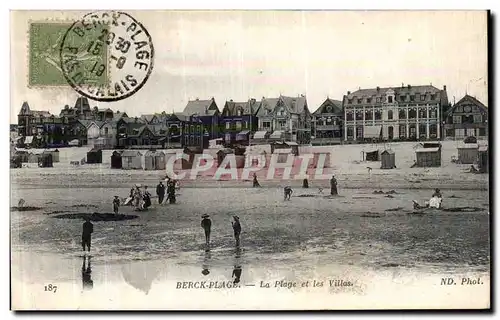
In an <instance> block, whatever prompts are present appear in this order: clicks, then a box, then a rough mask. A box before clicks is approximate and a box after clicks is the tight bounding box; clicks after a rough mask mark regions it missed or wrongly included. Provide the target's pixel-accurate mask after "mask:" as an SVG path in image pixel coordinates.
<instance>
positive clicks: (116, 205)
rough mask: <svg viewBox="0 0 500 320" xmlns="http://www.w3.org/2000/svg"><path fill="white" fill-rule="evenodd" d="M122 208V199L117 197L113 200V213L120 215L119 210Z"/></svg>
mask: <svg viewBox="0 0 500 320" xmlns="http://www.w3.org/2000/svg"><path fill="white" fill-rule="evenodd" d="M119 207H120V197H118V196H115V198H114V199H113V212H114V213H115V214H118V208H119Z"/></svg>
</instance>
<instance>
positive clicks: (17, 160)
mask: <svg viewBox="0 0 500 320" xmlns="http://www.w3.org/2000/svg"><path fill="white" fill-rule="evenodd" d="M22 166H23V163H22V161H21V156H12V157H10V167H11V168H21V167H22Z"/></svg>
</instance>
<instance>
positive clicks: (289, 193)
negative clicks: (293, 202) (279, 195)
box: [283, 186, 293, 200]
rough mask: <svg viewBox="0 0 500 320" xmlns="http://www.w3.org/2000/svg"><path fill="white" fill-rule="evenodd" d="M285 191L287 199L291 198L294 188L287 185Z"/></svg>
mask: <svg viewBox="0 0 500 320" xmlns="http://www.w3.org/2000/svg"><path fill="white" fill-rule="evenodd" d="M283 191H284V193H285V200H290V197H291V196H292V193H293V190H292V188H291V187H290V186H286V187H285V189H283Z"/></svg>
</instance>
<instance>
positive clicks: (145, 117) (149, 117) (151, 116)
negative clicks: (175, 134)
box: [141, 114, 156, 123]
mask: <svg viewBox="0 0 500 320" xmlns="http://www.w3.org/2000/svg"><path fill="white" fill-rule="evenodd" d="M155 117H156V115H154V114H143V115H142V116H141V119H142V120H144V121H146V122H147V123H150V122H151V120H153V119H154V118H155Z"/></svg>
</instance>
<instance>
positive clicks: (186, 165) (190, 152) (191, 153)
mask: <svg viewBox="0 0 500 320" xmlns="http://www.w3.org/2000/svg"><path fill="white" fill-rule="evenodd" d="M183 152H184V154H186V155H187V156H188V158H189V160H187V161H186V160H184V159H182V169H184V170H185V169H191V168H192V167H193V163H194V160H195V158H196V155H197V154H202V153H203V149H202V148H200V147H184V150H183Z"/></svg>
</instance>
